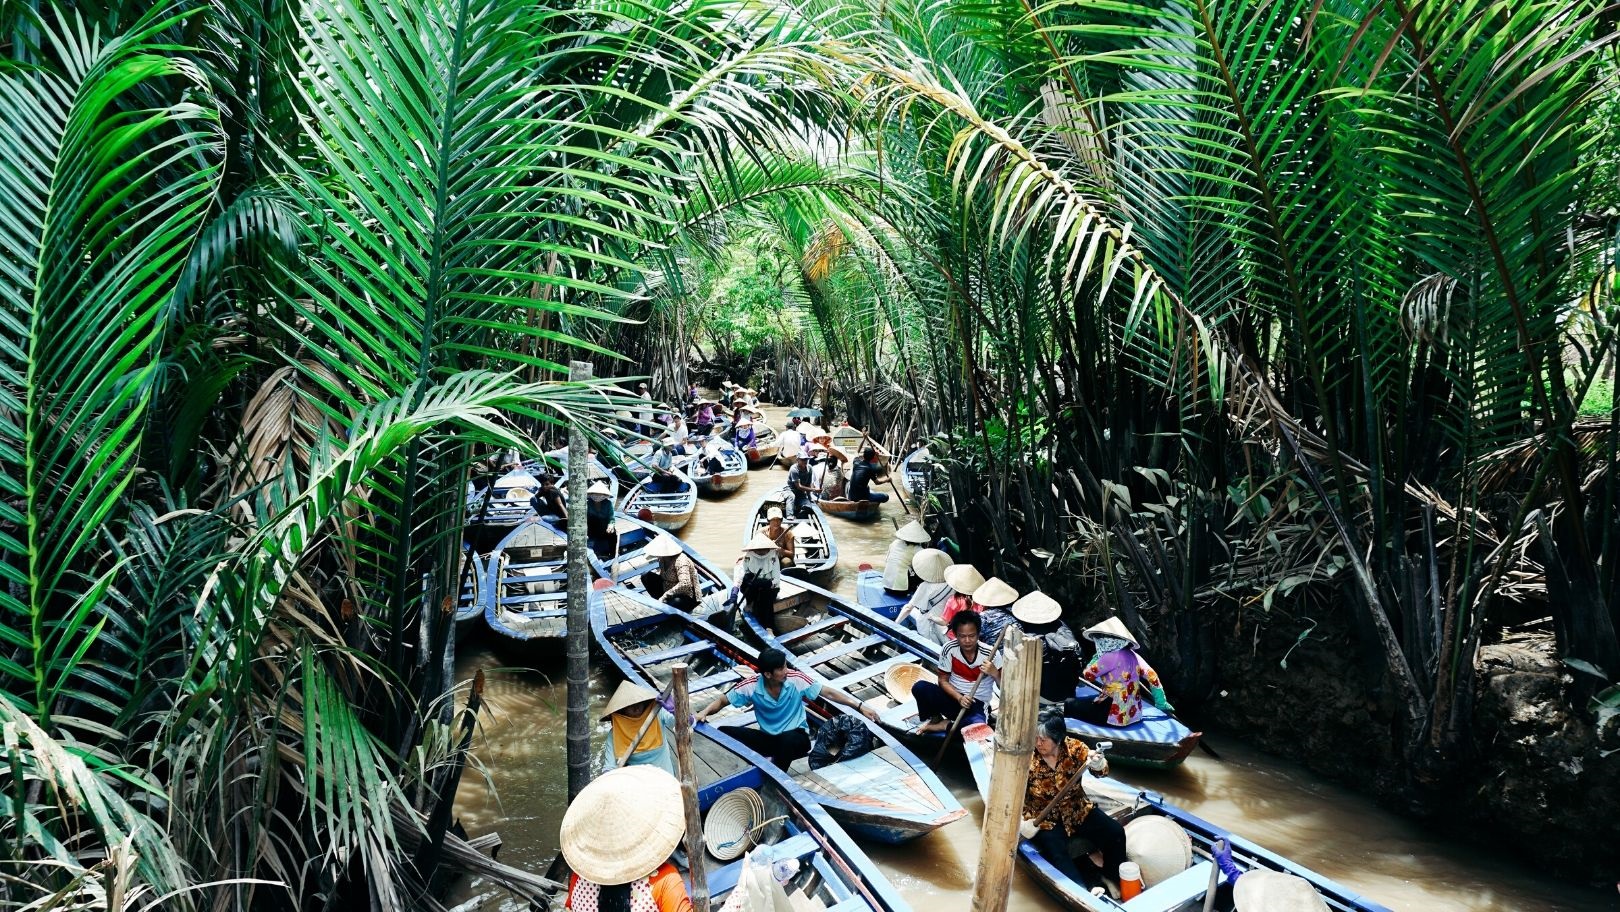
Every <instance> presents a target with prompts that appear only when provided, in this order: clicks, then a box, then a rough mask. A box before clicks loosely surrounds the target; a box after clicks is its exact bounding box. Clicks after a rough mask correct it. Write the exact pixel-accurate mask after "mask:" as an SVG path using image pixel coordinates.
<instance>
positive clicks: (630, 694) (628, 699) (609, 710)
mask: <svg viewBox="0 0 1620 912" xmlns="http://www.w3.org/2000/svg"><path fill="white" fill-rule="evenodd" d="M656 699H658V695H657V694H655V693H653V692H652V691H650V690H648V689H647V688H645V687H642V686H641V685H640V684H636V683H634V682H631V681H620V682H619V689H618V690H615V691H614V692H613V696H611V697H609V698H608V701H607V705H606V706H604V707H602V714H601V715H600V716H597V718H598V719H606V718H607V717H608V716H611V715H613V714H614V713H616V712H618V711H619V710H621V709H624V708H625V707H628V706H634V705H636V704H637V703H645V702H647V701H648V700H656Z"/></svg>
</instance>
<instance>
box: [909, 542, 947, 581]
mask: <svg viewBox="0 0 1620 912" xmlns="http://www.w3.org/2000/svg"><path fill="white" fill-rule="evenodd" d="M950 569H951V556H950V555H949V554H946V553H945V552H944V551H941V550H939V549H938V548H924V549H922V550H921V551H918V552H917V553H916V554H913V555H912V556H911V571H912V572H913V573H915V574H917V578H918V579H920V580H922V581H923V582H925V583H943V582H945V572H946V571H948V570H950Z"/></svg>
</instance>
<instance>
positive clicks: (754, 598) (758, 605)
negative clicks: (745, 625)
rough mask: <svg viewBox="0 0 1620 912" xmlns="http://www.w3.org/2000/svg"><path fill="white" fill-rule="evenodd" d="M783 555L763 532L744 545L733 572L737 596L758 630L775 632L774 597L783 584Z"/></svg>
mask: <svg viewBox="0 0 1620 912" xmlns="http://www.w3.org/2000/svg"><path fill="white" fill-rule="evenodd" d="M781 555H782V552H781V550H780V549H779V548H778V546H777V543H776V542H774V541H772V540H771V538H770V536H768V535H766V534H765V533H764V531H763V530H762V531H759V532H755V533H754V537H753V538H751V539H749V540H748V544H746V545H743V553H742V557H740V558H738V560H737V569H736V570H734V571H733V576H734V578H735V579H736V581H737V582H736V586H737V592H738V593H739V594H740V595H741V596H742V599H743V604H745V605H747V606H748V613H749V614H750V615H752V616H753V618H754V620H756V621H758V622H759V624H760V626H761V627H764V628H765V629H766V630H769V631H770V632H772V633H775V632H776V594H777V590H778V587H779V586H780V585H781V583H782V556H781Z"/></svg>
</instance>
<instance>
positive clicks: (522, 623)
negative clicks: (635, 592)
mask: <svg viewBox="0 0 1620 912" xmlns="http://www.w3.org/2000/svg"><path fill="white" fill-rule="evenodd" d="M567 564H568V538H567V536H565V535H562V534H559V532H558V531H557V529H555V528H554V527H552V526H551V525H549V524H547V523H546V522H544V521H542V520H540V519H537V518H530V519H528V520H526V521H525V522H523V523H522V524H521V525H519V526H518V527H517V528H516V529H513V530H512V531H511V532H510V533H509V534H508V535H507V536H506V537H505V538H504V539H502V540H501V543H500V544H499V545H498V546H497V547H496V549H495V551H493V552H492V553H491V554H490V559H489V566H488V569H487V570H486V572H485V587H486V590H487V591H488V593H489V595H488V597H487V598H485V599H484V620H485V621H486V622H487V623H488V624H489V629H490V631H491V632H492V633H494V634H495V645H496V647H497V648H499V649H501V650H502V651H504V652H507V653H508V654H510V655H513V656H515V657H518V658H523V659H530V658H539V657H547V656H552V655H555V654H556V653H558V652H560V651H561V650H562V646H563V641H564V639H565V637H566V636H567V633H568V606H567V601H568V573H567Z"/></svg>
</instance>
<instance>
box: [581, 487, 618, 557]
mask: <svg viewBox="0 0 1620 912" xmlns="http://www.w3.org/2000/svg"><path fill="white" fill-rule="evenodd" d="M612 532H613V492H612V491H611V490H609V489H608V486H607V485H605V484H603V483H602V482H600V481H593V482H591V486H590V487H589V488H586V489H585V535H586V537H587V538H589V539H590V540H591V547H593V548H596V549H597V550H603V549H611V548H612V547H613V541H612Z"/></svg>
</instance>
